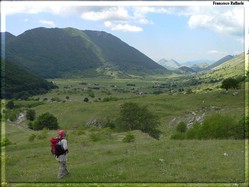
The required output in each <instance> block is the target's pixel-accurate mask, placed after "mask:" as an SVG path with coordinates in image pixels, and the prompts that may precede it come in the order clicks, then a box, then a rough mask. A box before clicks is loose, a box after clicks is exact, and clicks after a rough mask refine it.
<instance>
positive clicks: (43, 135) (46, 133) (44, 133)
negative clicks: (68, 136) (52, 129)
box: [37, 128, 48, 140]
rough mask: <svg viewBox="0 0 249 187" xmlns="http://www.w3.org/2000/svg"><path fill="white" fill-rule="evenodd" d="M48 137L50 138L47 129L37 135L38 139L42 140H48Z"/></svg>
mask: <svg viewBox="0 0 249 187" xmlns="http://www.w3.org/2000/svg"><path fill="white" fill-rule="evenodd" d="M47 137H48V129H46V128H44V129H42V132H41V133H40V134H38V135H37V138H38V139H40V140H42V139H46V138H47Z"/></svg>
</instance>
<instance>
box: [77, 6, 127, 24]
mask: <svg viewBox="0 0 249 187" xmlns="http://www.w3.org/2000/svg"><path fill="white" fill-rule="evenodd" d="M81 18H82V19H86V20H91V21H100V20H102V21H107V20H108V21H127V20H129V18H130V16H129V14H128V10H126V9H125V8H124V7H107V8H106V7H104V8H103V9H99V10H97V11H96V10H90V11H84V12H82V14H81Z"/></svg>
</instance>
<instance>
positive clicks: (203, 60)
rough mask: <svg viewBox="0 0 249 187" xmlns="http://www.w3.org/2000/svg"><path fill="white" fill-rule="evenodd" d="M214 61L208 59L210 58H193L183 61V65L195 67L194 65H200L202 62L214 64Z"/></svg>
mask: <svg viewBox="0 0 249 187" xmlns="http://www.w3.org/2000/svg"><path fill="white" fill-rule="evenodd" d="M212 63H213V61H211V60H208V59H199V60H191V61H187V62H183V63H181V65H183V66H187V67H193V66H200V64H208V65H210V64H212Z"/></svg>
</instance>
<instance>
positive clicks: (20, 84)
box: [1, 59, 57, 99]
mask: <svg viewBox="0 0 249 187" xmlns="http://www.w3.org/2000/svg"><path fill="white" fill-rule="evenodd" d="M2 63H5V68H2V69H1V79H3V80H4V82H2V88H3V91H2V94H1V98H6V99H12V98H16V99H28V97H30V96H33V95H38V94H44V93H46V92H48V91H49V90H51V89H54V88H57V86H55V85H54V84H53V83H52V82H48V81H47V80H44V79H42V78H40V77H37V76H36V75H33V74H32V73H30V72H28V71H26V70H24V69H22V68H21V67H19V66H18V65H17V64H15V63H13V62H10V61H8V60H3V59H1V64H2Z"/></svg>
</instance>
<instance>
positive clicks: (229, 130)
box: [199, 114, 238, 139]
mask: <svg viewBox="0 0 249 187" xmlns="http://www.w3.org/2000/svg"><path fill="white" fill-rule="evenodd" d="M237 127H238V122H237V121H236V120H235V118H233V117H231V116H228V115H226V116H221V115H220V114H214V115H212V116H209V117H207V118H206V119H205V120H204V121H203V124H202V126H201V127H200V129H199V137H200V138H201V139H228V138H235V137H236V132H235V131H234V129H235V128H237Z"/></svg>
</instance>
